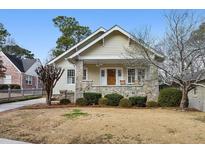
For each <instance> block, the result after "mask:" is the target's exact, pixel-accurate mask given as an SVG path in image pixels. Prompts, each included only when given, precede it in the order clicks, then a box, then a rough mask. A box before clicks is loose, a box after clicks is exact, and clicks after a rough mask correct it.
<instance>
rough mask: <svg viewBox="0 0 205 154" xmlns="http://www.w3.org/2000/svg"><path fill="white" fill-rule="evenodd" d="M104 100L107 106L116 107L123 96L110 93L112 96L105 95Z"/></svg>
mask: <svg viewBox="0 0 205 154" xmlns="http://www.w3.org/2000/svg"><path fill="white" fill-rule="evenodd" d="M105 98H107V99H108V105H110V106H118V105H119V103H120V100H121V99H122V98H123V96H122V95H120V94H117V93H112V94H107V95H105Z"/></svg>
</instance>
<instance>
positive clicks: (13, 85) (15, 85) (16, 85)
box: [10, 84, 21, 89]
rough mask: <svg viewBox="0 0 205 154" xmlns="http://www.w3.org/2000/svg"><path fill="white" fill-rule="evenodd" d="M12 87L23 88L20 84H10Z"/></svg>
mask: <svg viewBox="0 0 205 154" xmlns="http://www.w3.org/2000/svg"><path fill="white" fill-rule="evenodd" d="M10 88H11V89H21V86H20V85H18V84H10Z"/></svg>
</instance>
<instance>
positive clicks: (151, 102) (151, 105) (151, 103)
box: [147, 101, 159, 107]
mask: <svg viewBox="0 0 205 154" xmlns="http://www.w3.org/2000/svg"><path fill="white" fill-rule="evenodd" d="M158 106H159V103H158V102H156V101H148V102H147V107H158Z"/></svg>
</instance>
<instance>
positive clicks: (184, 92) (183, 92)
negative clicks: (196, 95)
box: [180, 89, 189, 110]
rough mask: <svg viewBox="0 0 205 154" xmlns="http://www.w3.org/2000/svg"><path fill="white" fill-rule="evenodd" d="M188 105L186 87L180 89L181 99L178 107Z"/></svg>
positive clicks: (182, 107)
mask: <svg viewBox="0 0 205 154" xmlns="http://www.w3.org/2000/svg"><path fill="white" fill-rule="evenodd" d="M188 105H189V97H188V91H187V90H186V89H182V99H181V102H180V108H181V109H182V110H184V109H185V108H188Z"/></svg>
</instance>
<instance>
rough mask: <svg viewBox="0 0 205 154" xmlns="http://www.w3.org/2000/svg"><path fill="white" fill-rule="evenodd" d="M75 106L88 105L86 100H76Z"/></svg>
mask: <svg viewBox="0 0 205 154" xmlns="http://www.w3.org/2000/svg"><path fill="white" fill-rule="evenodd" d="M76 105H78V106H86V105H88V104H87V103H86V100H85V99H84V98H78V99H77V100H76Z"/></svg>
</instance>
